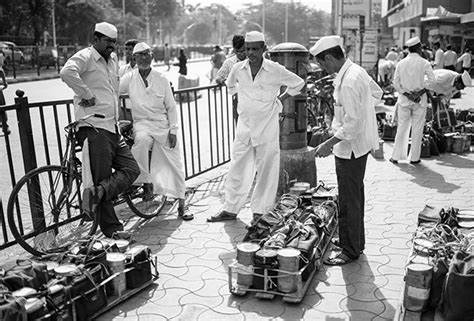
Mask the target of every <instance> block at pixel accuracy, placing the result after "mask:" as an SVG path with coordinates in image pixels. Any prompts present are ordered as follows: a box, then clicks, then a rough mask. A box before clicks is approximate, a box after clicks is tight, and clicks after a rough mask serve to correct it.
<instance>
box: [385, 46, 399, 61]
mask: <svg viewBox="0 0 474 321" xmlns="http://www.w3.org/2000/svg"><path fill="white" fill-rule="evenodd" d="M385 59H387V60H390V61H393V62H396V61H397V60H398V53H397V51H396V49H395V48H393V47H392V48H390V51H389V52H388V53H387V55H386V56H385Z"/></svg>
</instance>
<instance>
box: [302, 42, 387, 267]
mask: <svg viewBox="0 0 474 321" xmlns="http://www.w3.org/2000/svg"><path fill="white" fill-rule="evenodd" d="M310 52H311V54H313V55H314V56H315V57H316V61H317V63H318V64H319V65H320V66H321V67H322V68H323V69H324V70H325V71H326V72H327V73H328V74H332V73H337V76H336V78H335V79H334V83H333V85H334V98H335V105H334V109H335V111H334V119H333V122H332V129H333V130H334V136H333V137H331V138H330V139H328V140H326V141H325V142H323V143H322V144H320V145H319V146H317V147H316V151H315V155H316V157H327V156H329V155H330V154H331V152H333V153H334V156H335V161H336V176H337V185H338V190H339V214H338V219H339V244H338V245H339V247H340V250H337V251H334V252H333V253H331V255H330V256H329V257H328V258H327V259H326V260H325V261H324V263H325V264H327V265H343V264H346V263H349V262H352V261H354V260H357V259H358V258H359V256H360V255H361V254H362V253H363V251H364V248H365V231H364V230H365V228H364V204H365V194H364V176H365V167H366V164H367V156H368V154H369V152H370V151H371V150H372V149H377V148H378V141H379V136H378V132H377V120H376V117H375V107H374V104H375V98H377V99H380V98H381V93H382V90H381V89H380V87H378V86H377V85H376V84H375V82H374V81H373V80H372V78H370V76H369V75H368V74H367V72H366V71H365V70H364V69H363V68H362V67H360V66H359V65H357V64H354V63H353V62H352V61H351V60H350V59H346V58H345V56H344V52H343V50H342V38H341V37H339V36H326V37H322V38H321V39H320V40H319V41H318V42H316V44H315V45H314V46H313V47H312V48H311V49H310ZM375 96H376V97H375Z"/></svg>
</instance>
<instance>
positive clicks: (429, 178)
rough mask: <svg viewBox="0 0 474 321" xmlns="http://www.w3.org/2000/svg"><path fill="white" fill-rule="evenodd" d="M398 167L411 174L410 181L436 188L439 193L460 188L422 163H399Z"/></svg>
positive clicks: (447, 192)
mask: <svg viewBox="0 0 474 321" xmlns="http://www.w3.org/2000/svg"><path fill="white" fill-rule="evenodd" d="M398 168H399V169H400V170H401V171H403V172H405V173H407V174H410V175H412V176H413V178H412V179H411V181H412V182H413V183H416V184H418V185H420V186H423V187H426V188H428V189H436V190H437V191H438V192H439V193H444V194H449V193H452V192H453V191H455V190H457V189H459V188H460V186H459V185H456V184H453V183H449V182H447V181H446V179H445V178H444V176H443V175H441V174H440V173H438V172H435V171H433V170H432V169H430V168H428V167H426V166H425V165H424V164H423V160H422V161H421V163H420V164H418V165H410V164H399V166H398Z"/></svg>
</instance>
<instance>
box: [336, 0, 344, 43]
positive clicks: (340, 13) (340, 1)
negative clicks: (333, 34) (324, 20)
mask: <svg viewBox="0 0 474 321" xmlns="http://www.w3.org/2000/svg"><path fill="white" fill-rule="evenodd" d="M336 6H337V11H336V15H337V17H336V19H337V34H338V35H339V36H341V37H342V30H343V25H342V21H343V19H344V0H336Z"/></svg>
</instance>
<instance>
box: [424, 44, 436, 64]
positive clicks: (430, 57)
mask: <svg viewBox="0 0 474 321" xmlns="http://www.w3.org/2000/svg"><path fill="white" fill-rule="evenodd" d="M421 49H422V52H423V58H425V59H426V60H428V61H433V52H432V51H431V50H430V48H428V46H427V45H426V44H422V45H421Z"/></svg>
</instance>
